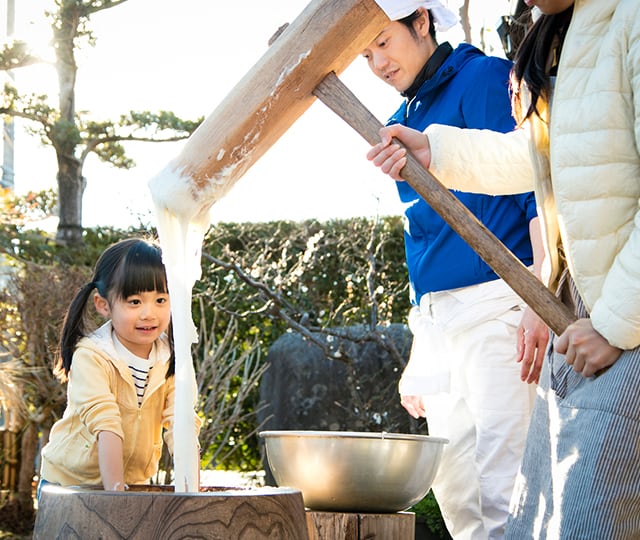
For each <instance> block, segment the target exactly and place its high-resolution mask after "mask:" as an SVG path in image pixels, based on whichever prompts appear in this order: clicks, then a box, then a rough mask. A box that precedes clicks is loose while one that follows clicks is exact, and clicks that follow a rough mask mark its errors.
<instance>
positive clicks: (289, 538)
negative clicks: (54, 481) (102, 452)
mask: <svg viewBox="0 0 640 540" xmlns="http://www.w3.org/2000/svg"><path fill="white" fill-rule="evenodd" d="M33 538H34V540H38V539H41V540H45V539H46V540H50V539H52V538H60V539H62V538H64V539H69V538H73V539H87V538H100V539H101V540H111V539H113V540H116V539H118V540H119V539H123V538H126V539H139V540H148V539H150V538H159V539H162V540H177V539H186V538H201V539H211V540H222V539H224V540H262V539H267V538H268V539H270V540H272V539H273V540H275V539H278V540H307V538H308V533H307V527H306V522H305V509H304V505H303V502H302V495H301V493H300V492H299V491H297V490H293V489H289V488H268V487H267V488H255V489H241V488H213V487H210V488H207V487H203V488H201V489H200V492H199V493H174V492H173V487H171V486H132V487H131V489H130V490H129V491H125V492H106V491H102V490H97V489H90V488H75V487H74V488H63V487H59V486H53V485H46V486H44V487H43V488H42V492H41V495H40V502H39V508H38V513H37V518H36V524H35V528H34V534H33Z"/></svg>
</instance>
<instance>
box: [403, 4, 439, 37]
mask: <svg viewBox="0 0 640 540" xmlns="http://www.w3.org/2000/svg"><path fill="white" fill-rule="evenodd" d="M427 11H429V10H427ZM421 15H422V12H421V11H420V10H419V9H416V10H415V11H414V12H413V13H412V14H411V15H407V16H406V17H403V18H402V19H398V22H400V23H402V24H404V25H405V26H406V27H407V28H408V29H409V32H411V35H412V36H413V37H414V38H417V37H418V34H417V33H416V29H415V28H414V26H413V23H414V22H415V21H417V20H418V19H419V18H420V16H421ZM429 36H430V37H431V39H433V41H434V42H435V43H437V41H436V25H435V23H434V22H433V15H432V14H431V11H429Z"/></svg>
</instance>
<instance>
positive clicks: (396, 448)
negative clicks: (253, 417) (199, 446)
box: [260, 431, 449, 513]
mask: <svg viewBox="0 0 640 540" xmlns="http://www.w3.org/2000/svg"><path fill="white" fill-rule="evenodd" d="M260 437H262V438H263V439H264V442H265V448H266V452H267V460H268V462H269V467H270V468H271V472H272V473H273V476H274V478H275V480H276V482H277V483H278V486H280V487H291V488H295V489H299V490H300V491H301V492H302V498H303V499H304V503H305V506H306V507H307V508H309V509H311V510H324V511H341V512H369V513H389V512H399V511H401V510H406V509H407V508H410V507H411V506H413V505H414V504H415V503H417V502H418V501H420V500H421V499H422V498H423V497H424V496H425V495H426V494H427V493H428V492H429V489H430V488H431V484H432V482H433V479H434V477H435V475H436V472H437V470H438V466H439V464H440V458H441V457H442V449H443V447H444V445H445V444H446V443H447V442H449V441H448V440H447V439H442V438H438V437H431V436H427V435H406V434H399V433H368V432H355V431H263V432H261V433H260Z"/></svg>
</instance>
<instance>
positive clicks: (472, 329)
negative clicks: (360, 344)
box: [400, 280, 535, 540]
mask: <svg viewBox="0 0 640 540" xmlns="http://www.w3.org/2000/svg"><path fill="white" fill-rule="evenodd" d="M523 309H524V305H523V304H522V300H521V299H520V298H519V297H518V296H517V295H516V294H515V293H513V292H512V291H511V289H510V288H509V287H508V286H507V285H506V284H505V283H504V282H503V281H502V280H497V281H492V282H489V283H484V284H481V285H476V286H473V287H467V288H464V289H458V290H455V291H447V292H440V293H432V294H430V295H426V296H425V297H423V298H422V301H421V305H420V307H415V308H413V311H412V314H411V316H410V327H411V330H412V332H413V334H414V340H413V347H412V351H411V359H410V362H409V365H408V366H407V369H406V370H405V373H404V374H403V379H410V376H407V377H406V378H405V375H407V372H413V374H416V373H419V374H420V375H423V376H426V377H428V376H429V374H430V373H429V372H431V373H434V372H435V373H436V375H437V378H438V379H439V381H440V383H439V385H437V386H438V388H437V390H436V393H429V394H426V395H423V400H424V404H425V409H426V412H427V413H426V414H427V423H428V426H429V433H430V434H431V435H434V436H440V437H446V438H448V439H449V444H447V445H446V446H445V448H444V451H443V455H442V462H441V464H440V468H439V470H438V474H437V476H436V479H435V481H434V483H433V492H434V494H435V496H436V499H437V501H438V504H439V506H440V509H441V511H442V515H443V518H444V520H445V523H446V525H447V528H448V529H449V532H450V534H451V536H452V537H453V538H455V539H456V540H466V539H473V540H476V539H478V540H487V539H492V540H493V539H501V538H502V537H503V534H504V526H505V523H506V521H507V517H508V514H509V501H510V498H511V494H512V491H513V485H514V480H515V477H516V474H517V471H518V467H519V465H520V460H521V457H522V453H523V450H524V444H525V438H526V434H527V428H528V425H529V418H530V415H531V411H532V408H533V401H534V397H535V386H534V385H527V384H526V383H523V382H521V381H520V364H519V363H517V362H516V331H517V328H518V325H519V324H520V320H521V318H522V310H523ZM434 355H437V357H436V358H434ZM410 366H412V367H410ZM420 366H421V367H422V369H423V371H422V372H421V373H420ZM443 373H446V374H447V377H446V380H447V383H446V384H444V385H443V384H442V380H443V377H442V375H443ZM421 380H424V377H420V376H418V377H416V378H415V380H414V384H413V387H412V391H411V392H410V391H407V390H406V388H411V386H412V385H411V384H410V383H409V382H408V381H407V380H405V381H404V385H405V387H406V388H405V389H403V382H402V381H401V384H400V391H401V394H408V393H411V394H412V395H416V394H415V393H414V391H415V388H416V384H415V381H418V384H419V381H421ZM431 391H433V388H432V389H431Z"/></svg>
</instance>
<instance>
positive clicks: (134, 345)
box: [94, 291, 171, 358]
mask: <svg viewBox="0 0 640 540" xmlns="http://www.w3.org/2000/svg"><path fill="white" fill-rule="evenodd" d="M94 304H95V306H96V310H97V311H98V313H100V315H102V316H103V317H106V318H110V319H111V325H112V326H113V330H114V332H115V333H116V336H117V337H118V340H119V341H120V343H122V344H123V345H124V346H125V347H126V348H127V349H129V351H131V352H132V353H133V354H135V355H136V356H139V357H141V358H148V357H149V354H150V353H151V347H152V346H153V342H154V341H155V340H156V339H158V337H160V334H162V332H164V331H166V329H167V328H168V326H169V321H170V319H171V305H170V303H169V295H168V294H166V293H161V292H158V291H146V292H141V293H138V294H134V295H132V296H129V297H128V298H124V299H123V298H118V299H116V300H114V301H112V302H108V301H107V300H106V299H105V298H103V297H102V296H100V295H99V294H96V295H95V296H94Z"/></svg>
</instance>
